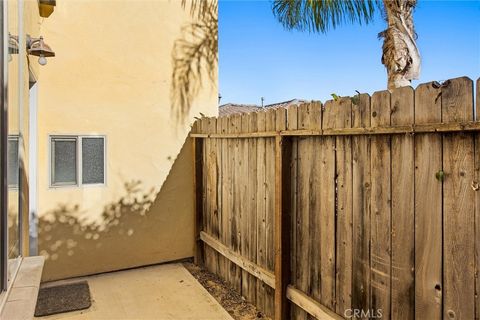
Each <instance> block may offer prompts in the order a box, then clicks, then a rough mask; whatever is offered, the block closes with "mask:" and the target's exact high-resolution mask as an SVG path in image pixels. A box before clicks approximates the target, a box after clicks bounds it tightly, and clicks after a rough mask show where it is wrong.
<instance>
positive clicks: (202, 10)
mask: <svg viewBox="0 0 480 320" xmlns="http://www.w3.org/2000/svg"><path fill="white" fill-rule="evenodd" d="M182 7H183V8H184V9H187V7H190V14H191V15H192V17H194V18H199V19H202V18H203V17H205V16H206V15H208V14H210V13H211V12H218V0H182Z"/></svg>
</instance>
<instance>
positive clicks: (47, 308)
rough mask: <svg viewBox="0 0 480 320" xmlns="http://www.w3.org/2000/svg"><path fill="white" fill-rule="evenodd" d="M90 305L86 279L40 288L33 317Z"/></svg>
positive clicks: (79, 308)
mask: <svg viewBox="0 0 480 320" xmlns="http://www.w3.org/2000/svg"><path fill="white" fill-rule="evenodd" d="M90 305H91V301H90V290H89V288H88V283H87V281H81V282H75V283H69V284H61V285H57V286H52V287H45V288H40V291H39V292H38V299H37V306H36V308H35V317H42V316H48V315H51V314H57V313H63V312H68V311H75V310H82V309H87V308H89V307H90Z"/></svg>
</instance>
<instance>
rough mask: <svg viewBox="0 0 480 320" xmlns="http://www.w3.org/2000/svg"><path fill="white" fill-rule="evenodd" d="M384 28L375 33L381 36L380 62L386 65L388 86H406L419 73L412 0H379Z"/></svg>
mask: <svg viewBox="0 0 480 320" xmlns="http://www.w3.org/2000/svg"><path fill="white" fill-rule="evenodd" d="M383 3H384V6H385V12H386V20H387V23H388V27H387V29H386V30H385V31H383V32H381V33H380V34H379V36H380V37H383V38H384V42H383V48H382V49H383V55H382V63H383V64H384V65H385V68H387V73H388V89H389V90H392V89H395V88H399V87H404V86H409V85H410V84H411V81H412V79H418V77H419V75H420V53H419V51H418V47H417V44H416V42H415V40H416V34H415V29H414V26H413V9H414V7H415V5H416V0H383Z"/></svg>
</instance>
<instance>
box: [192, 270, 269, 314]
mask: <svg viewBox="0 0 480 320" xmlns="http://www.w3.org/2000/svg"><path fill="white" fill-rule="evenodd" d="M183 265H184V266H185V268H186V269H187V270H188V271H189V272H190V273H191V274H192V275H193V276H194V277H195V279H197V280H198V282H200V284H201V285H202V286H203V287H204V288H205V289H207V291H208V292H209V293H210V294H211V295H212V296H213V297H214V298H215V299H216V300H217V301H218V302H219V303H220V304H221V305H222V307H223V308H224V309H225V310H226V311H227V312H228V313H229V314H230V315H231V316H232V317H233V318H234V319H235V320H254V319H270V318H269V317H267V316H265V315H264V314H263V313H262V312H260V311H258V310H257V308H256V307H255V306H254V305H253V304H251V303H249V302H247V301H246V300H245V298H244V297H242V296H241V295H240V294H239V293H237V292H236V291H235V290H233V289H231V288H230V287H229V286H228V285H227V284H226V283H225V281H223V280H222V279H220V278H219V277H218V276H216V275H214V274H213V273H211V272H209V271H207V270H205V269H203V268H200V267H199V266H197V265H195V264H193V263H190V262H185V263H184V264H183Z"/></svg>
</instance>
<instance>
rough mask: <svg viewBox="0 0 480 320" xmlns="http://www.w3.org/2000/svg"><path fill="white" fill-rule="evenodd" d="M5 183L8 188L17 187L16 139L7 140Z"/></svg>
mask: <svg viewBox="0 0 480 320" xmlns="http://www.w3.org/2000/svg"><path fill="white" fill-rule="evenodd" d="M7 149H8V158H7V165H8V171H7V181H8V186H9V187H18V171H19V167H18V137H12V138H10V137H9V138H8V147H7Z"/></svg>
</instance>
